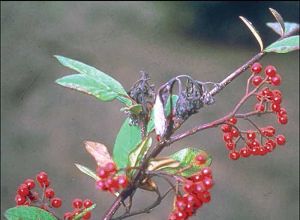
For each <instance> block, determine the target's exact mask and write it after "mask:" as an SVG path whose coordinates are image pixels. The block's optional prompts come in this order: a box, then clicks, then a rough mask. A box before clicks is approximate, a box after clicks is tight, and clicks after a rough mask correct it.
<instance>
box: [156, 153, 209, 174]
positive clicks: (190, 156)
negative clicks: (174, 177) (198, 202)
mask: <svg viewBox="0 0 300 220" xmlns="http://www.w3.org/2000/svg"><path fill="white" fill-rule="evenodd" d="M198 154H202V155H205V156H206V157H207V160H206V163H205V164H201V165H199V164H198V163H197V162H196V160H195V157H196V156H197V155H198ZM170 158H172V159H174V160H176V161H178V162H179V163H180V164H179V166H178V167H176V168H173V167H172V168H171V167H164V168H163V169H160V170H163V171H166V172H168V173H171V174H178V175H181V176H184V177H190V176H192V175H193V174H195V173H197V172H199V171H200V170H201V169H202V168H204V167H208V166H210V164H211V162H212V158H211V156H210V155H208V154H207V153H206V152H205V151H203V150H199V149H197V148H184V149H182V150H180V151H177V152H176V153H174V154H172V155H171V156H170ZM180 170H182V172H180V173H178V172H179V171H180Z"/></svg>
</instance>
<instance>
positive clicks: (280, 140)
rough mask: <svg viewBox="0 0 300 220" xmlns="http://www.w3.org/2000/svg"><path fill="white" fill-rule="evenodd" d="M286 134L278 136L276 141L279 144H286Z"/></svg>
mask: <svg viewBox="0 0 300 220" xmlns="http://www.w3.org/2000/svg"><path fill="white" fill-rule="evenodd" d="M285 141H286V140H285V136H284V135H282V134H280V135H277V136H276V142H277V144H278V145H284V144H285Z"/></svg>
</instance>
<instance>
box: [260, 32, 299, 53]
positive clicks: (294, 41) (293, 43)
mask: <svg viewBox="0 0 300 220" xmlns="http://www.w3.org/2000/svg"><path fill="white" fill-rule="evenodd" d="M294 50H299V35H297V36H292V37H288V38H284V39H282V40H279V41H276V42H274V43H273V44H271V45H270V46H268V47H267V48H266V49H265V50H264V51H265V52H269V53H270V52H275V53H288V52H291V51H294Z"/></svg>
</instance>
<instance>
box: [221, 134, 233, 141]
mask: <svg viewBox="0 0 300 220" xmlns="http://www.w3.org/2000/svg"><path fill="white" fill-rule="evenodd" d="M223 140H224V141H225V142H231V141H232V134H231V133H225V134H224V135H223Z"/></svg>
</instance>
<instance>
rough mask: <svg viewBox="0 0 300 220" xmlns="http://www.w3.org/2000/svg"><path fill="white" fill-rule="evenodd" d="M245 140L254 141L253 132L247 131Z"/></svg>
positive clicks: (254, 135)
mask: <svg viewBox="0 0 300 220" xmlns="http://www.w3.org/2000/svg"><path fill="white" fill-rule="evenodd" d="M247 138H248V139H249V140H254V139H255V138H256V134H255V132H253V131H248V132H247Z"/></svg>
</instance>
